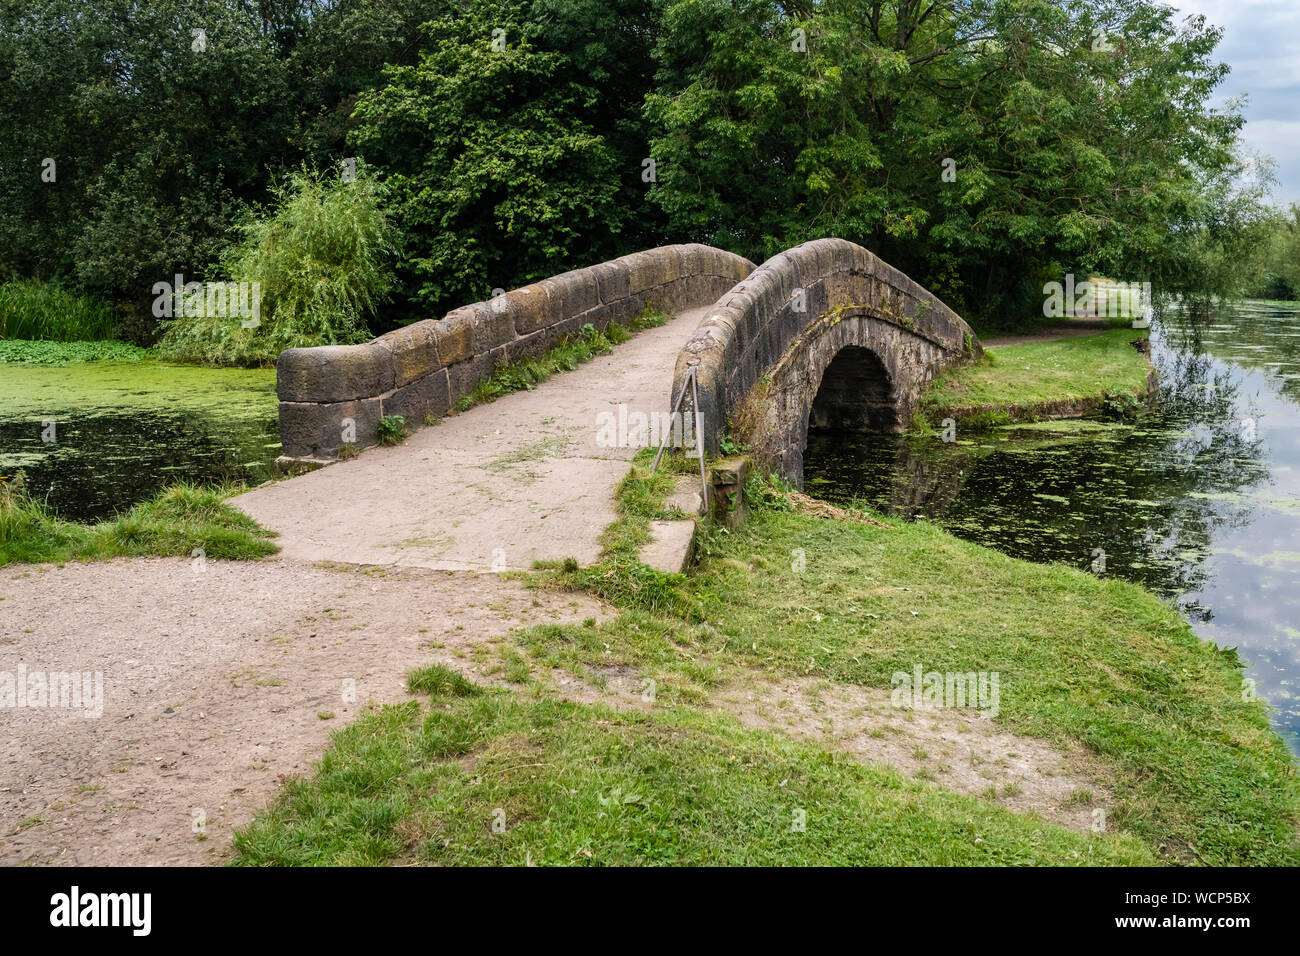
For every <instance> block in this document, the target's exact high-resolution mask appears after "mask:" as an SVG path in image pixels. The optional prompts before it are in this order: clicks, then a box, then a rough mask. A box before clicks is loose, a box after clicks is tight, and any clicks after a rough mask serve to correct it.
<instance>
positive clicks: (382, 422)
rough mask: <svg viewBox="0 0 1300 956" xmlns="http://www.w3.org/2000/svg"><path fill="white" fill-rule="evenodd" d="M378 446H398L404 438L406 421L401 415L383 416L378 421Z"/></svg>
mask: <svg viewBox="0 0 1300 956" xmlns="http://www.w3.org/2000/svg"><path fill="white" fill-rule="evenodd" d="M378 431H379V444H381V445H400V444H401V443H402V440H403V439H404V438H406V435H407V431H406V419H405V418H404V417H402V416H401V415H385V416H384V417H383V418H381V419H379V426H378Z"/></svg>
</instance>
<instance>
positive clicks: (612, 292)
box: [592, 259, 632, 305]
mask: <svg viewBox="0 0 1300 956" xmlns="http://www.w3.org/2000/svg"><path fill="white" fill-rule="evenodd" d="M592 271H593V272H594V273H595V276H596V291H597V293H598V294H599V296H600V301H601V302H603V303H605V304H606V305H609V304H611V303H614V302H617V301H619V300H620V299H626V298H627V297H628V296H629V295H631V294H632V289H631V286H630V277H629V273H628V271H627V264H626V263H625V262H623V261H622V260H621V259H615V260H614V261H613V262H602V263H601V264H600V265H598V266H593V267H592Z"/></svg>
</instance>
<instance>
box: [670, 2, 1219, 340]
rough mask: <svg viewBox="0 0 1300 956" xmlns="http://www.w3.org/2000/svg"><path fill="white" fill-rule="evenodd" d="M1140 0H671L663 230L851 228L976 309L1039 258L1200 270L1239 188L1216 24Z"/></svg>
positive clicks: (1032, 310)
mask: <svg viewBox="0 0 1300 956" xmlns="http://www.w3.org/2000/svg"><path fill="white" fill-rule="evenodd" d="M1175 16H1176V14H1175V12H1174V11H1173V10H1172V9H1171V8H1169V7H1166V6H1164V5H1162V4H1158V3H1154V2H1150V0H1057V2H1047V0H893V2H882V0H824V2H818V3H781V2H778V0H672V2H670V3H669V5H668V7H667V10H666V13H665V18H664V29H663V33H662V35H661V37H660V38H659V41H658V46H657V56H658V58H659V60H660V63H661V69H660V72H659V74H658V85H657V88H656V89H655V90H654V91H653V92H652V93H651V94H650V95H649V96H648V97H647V99H646V116H647V118H648V119H649V120H650V121H651V122H652V123H653V124H654V127H655V136H654V140H653V144H654V145H653V152H654V154H655V155H656V156H659V157H661V166H660V176H659V183H658V185H657V186H656V188H655V189H654V190H653V192H652V198H653V199H654V200H655V201H656V202H658V203H659V204H660V205H661V206H662V207H663V208H664V210H665V212H666V214H667V215H668V218H669V222H670V229H671V232H672V233H673V234H674V235H682V236H692V237H696V238H703V239H706V240H711V241H715V242H717V243H719V244H722V245H725V246H727V247H729V248H732V249H734V250H735V251H738V252H741V253H744V254H746V255H749V256H750V257H751V258H754V257H757V258H763V257H766V256H768V255H771V254H773V253H774V252H776V251H778V250H779V249H781V248H784V247H787V246H790V245H792V244H795V243H797V242H801V241H804V240H807V239H811V238H817V237H820V236H828V235H838V236H842V237H844V238H848V239H852V240H855V241H858V242H862V243H864V244H866V245H868V246H870V247H872V248H874V249H876V250H877V251H879V252H880V254H881V255H882V256H884V257H885V258H886V259H888V260H889V261H891V262H893V263H894V264H896V265H898V266H899V267H900V268H902V269H904V271H906V272H908V273H909V274H911V275H913V276H914V277H915V278H917V279H918V280H919V281H921V282H923V283H925V284H927V285H929V286H930V287H932V288H934V289H935V290H936V291H937V292H939V293H940V294H941V295H943V296H944V297H946V298H948V299H949V300H950V303H951V304H952V305H953V306H954V307H955V308H958V309H959V311H962V312H964V313H966V314H967V315H968V317H971V318H973V319H975V320H977V321H983V322H984V323H986V324H987V323H989V322H998V321H1006V320H1007V319H1008V318H1011V319H1012V320H1015V319H1017V318H1023V319H1031V318H1032V317H1033V316H1034V315H1036V314H1039V313H1038V312H1037V308H1036V303H1037V304H1041V301H1042V298H1041V284H1042V281H1043V276H1044V274H1046V275H1048V276H1052V275H1055V277H1056V278H1058V279H1059V278H1060V275H1059V274H1060V273H1062V272H1065V271H1075V272H1079V273H1083V274H1087V273H1089V272H1092V271H1100V272H1105V273H1108V274H1119V275H1124V276H1126V277H1132V278H1144V279H1145V278H1150V279H1151V280H1153V281H1154V282H1156V283H1157V284H1158V285H1161V286H1162V287H1164V288H1170V289H1191V288H1194V287H1198V286H1203V285H1204V283H1205V274H1204V272H1203V271H1202V272H1198V271H1197V270H1196V268H1195V266H1196V263H1197V258H1196V252H1195V246H1196V242H1197V237H1198V236H1199V234H1200V233H1201V232H1202V231H1203V230H1205V229H1207V228H1209V227H1211V226H1213V224H1215V223H1216V222H1218V221H1220V220H1221V218H1222V216H1223V214H1224V211H1225V204H1230V203H1231V202H1232V201H1234V197H1232V196H1226V195H1221V194H1219V193H1216V192H1214V191H1213V190H1208V189H1207V186H1208V185H1209V184H1211V183H1214V182H1217V181H1219V180H1220V179H1222V178H1224V177H1225V176H1227V177H1229V178H1230V177H1231V174H1232V173H1233V172H1234V171H1239V168H1238V167H1237V165H1236V164H1237V160H1236V156H1235V148H1236V145H1237V144H1236V137H1237V131H1238V130H1239V128H1240V126H1241V123H1242V120H1241V116H1240V114H1239V112H1238V111H1237V110H1235V109H1233V108H1228V109H1226V110H1222V111H1215V110H1213V109H1211V108H1210V107H1209V106H1208V97H1209V95H1210V93H1211V91H1212V90H1213V89H1214V87H1215V86H1216V85H1217V84H1218V83H1219V82H1220V81H1221V80H1222V78H1223V76H1224V74H1225V72H1226V67H1223V66H1222V65H1220V64H1216V63H1214V62H1213V61H1212V59H1211V57H1212V53H1213V50H1214V47H1215V45H1216V44H1217V42H1218V39H1219V31H1217V30H1215V29H1212V28H1209V27H1207V26H1206V25H1205V22H1204V20H1203V18H1190V19H1187V20H1185V21H1183V22H1182V23H1181V24H1178V23H1176V22H1175Z"/></svg>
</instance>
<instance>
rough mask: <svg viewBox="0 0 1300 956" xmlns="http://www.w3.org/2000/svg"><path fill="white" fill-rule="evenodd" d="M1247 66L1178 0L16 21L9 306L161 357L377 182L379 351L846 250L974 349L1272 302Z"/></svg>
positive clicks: (1275, 233)
mask: <svg viewBox="0 0 1300 956" xmlns="http://www.w3.org/2000/svg"><path fill="white" fill-rule="evenodd" d="M1218 40H1219V31H1218V30H1217V29H1215V28H1213V27H1211V26H1209V25H1207V24H1206V23H1205V22H1204V20H1203V19H1202V18H1200V17H1190V18H1185V19H1184V18H1180V16H1179V15H1178V14H1177V13H1176V12H1174V11H1173V10H1172V9H1171V8H1169V7H1167V6H1165V5H1163V4H1160V3H1157V2H1155V0H819V2H808V0H794V2H789V0H652V2H650V3H635V2H633V0H574V2H560V0H258V2H247V0H153V2H151V3H148V4H139V3H136V2H134V0H0V142H3V143H4V144H5V148H4V149H3V150H2V151H0V278H18V279H27V278H39V279H57V280H60V281H62V282H65V283H67V284H69V285H71V286H72V287H74V288H75V289H77V290H78V291H82V292H87V293H91V294H94V295H97V296H100V297H102V298H104V299H105V300H113V301H116V302H119V303H125V304H129V305H130V306H131V309H132V313H133V314H134V315H135V316H137V317H138V322H137V323H136V324H135V325H134V326H131V325H128V327H127V328H126V329H125V332H126V333H128V334H130V335H131V337H134V338H138V339H141V340H147V339H150V338H151V337H152V336H153V335H156V334H157V332H158V331H159V330H158V327H157V323H156V322H155V321H154V320H153V318H152V316H151V314H150V310H149V305H150V302H151V299H152V296H151V289H152V287H153V285H154V284H155V283H156V282H158V281H160V280H170V279H171V277H172V276H173V275H175V274H178V273H179V274H183V275H184V276H185V278H186V280H187V281H188V280H191V279H193V280H199V281H209V280H221V279H229V278H231V277H230V276H229V275H228V274H227V271H226V266H227V265H228V264H229V262H230V245H231V244H232V243H236V244H237V243H241V242H246V241H247V237H246V236H244V235H242V234H241V233H239V232H238V231H236V227H237V225H238V224H239V223H241V222H244V221H245V220H246V217H247V216H248V215H249V210H250V209H265V206H266V204H267V203H268V202H273V201H276V200H278V199H279V200H282V199H283V196H277V195H276V194H275V193H274V192H273V190H272V187H273V184H274V183H276V182H278V181H280V179H281V177H282V176H283V175H284V174H285V173H286V172H287V171H290V170H295V169H298V168H300V167H301V166H302V165H303V164H304V163H305V164H307V165H308V166H309V167H310V168H313V169H317V170H327V171H329V175H331V176H333V175H336V173H337V170H339V169H340V167H341V164H342V163H343V162H344V161H345V160H349V159H350V160H353V161H354V163H358V164H362V165H365V164H368V165H369V166H370V167H371V168H373V169H374V170H375V171H376V173H377V175H378V178H379V180H380V181H381V182H383V183H384V184H385V185H386V186H387V187H388V188H389V192H388V204H389V212H390V214H391V216H392V218H393V221H394V224H395V226H396V227H397V229H398V232H399V239H400V242H399V244H398V248H399V249H400V252H398V253H397V254H396V255H395V256H394V258H393V260H392V264H393V266H394V268H395V269H396V276H397V280H398V284H397V287H396V289H395V290H394V298H393V302H392V304H391V305H390V306H389V307H388V308H387V309H386V310H385V311H384V313H383V314H382V315H375V314H373V313H371V314H369V315H366V316H365V317H364V318H365V320H366V322H367V323H368V328H369V331H371V332H374V331H381V330H382V329H383V328H386V327H389V326H391V325H392V324H394V323H395V322H398V321H405V320H409V319H413V318H418V317H422V316H425V315H428V314H431V313H437V312H439V311H440V310H443V309H446V308H449V307H452V306H455V305H458V304H461V303H463V302H465V301H468V300H473V299H478V298H482V297H483V296H485V295H487V294H488V293H489V292H490V291H491V290H492V289H493V288H509V287H511V286H512V285H517V284H519V283H521V282H525V281H527V280H529V279H533V278H536V277H538V276H542V275H547V274H551V273H554V272H558V271H562V270H564V269H566V268H571V267H574V266H577V265H583V264H588V263H590V262H593V261H598V260H600V259H604V258H608V257H610V256H613V255H617V254H621V253H625V252H628V251H632V250H635V249H639V248H646V247H649V246H653V245H656V244H659V243H662V242H665V241H682V240H697V241H704V242H710V243H714V244H716V245H719V246H723V247H725V248H728V249H731V250H733V251H736V252H739V253H742V254H744V255H747V256H749V257H750V258H753V259H757V260H761V259H762V258H765V257H766V256H768V255H770V254H772V253H773V252H775V251H777V250H779V249H781V248H784V247H787V246H790V245H793V244H796V243H798V242H802V241H804V240H807V239H811V238H817V237H820V236H828V235H837V236H842V237H844V238H847V239H851V240H854V241H857V242H860V243H863V244H865V245H867V246H868V247H870V248H872V249H874V250H875V251H877V252H878V253H879V254H881V255H882V256H883V257H884V258H886V259H887V260H888V261H890V262H893V263H894V264H896V265H898V266H899V267H900V268H902V269H903V270H904V271H906V272H908V273H909V274H911V275H913V276H914V277H915V278H917V279H918V281H920V282H922V283H923V284H926V285H928V286H930V287H932V288H933V289H934V290H935V291H937V292H938V293H939V294H940V295H941V296H943V297H945V298H946V299H948V300H949V301H950V303H951V304H952V305H953V306H954V307H955V308H957V309H958V310H959V311H961V312H963V313H964V314H966V315H967V316H969V317H970V318H971V319H972V320H973V321H974V322H975V323H976V324H977V326H981V325H984V326H986V325H988V324H989V323H991V322H997V323H1004V322H1013V323H1014V322H1022V321H1031V320H1032V319H1033V318H1034V316H1036V315H1037V314H1038V311H1039V310H1038V308H1037V304H1038V303H1041V288H1042V284H1043V282H1045V281H1047V280H1049V279H1056V280H1058V281H1059V279H1060V278H1061V275H1062V274H1063V273H1065V272H1075V273H1080V274H1082V273H1090V272H1101V273H1106V274H1110V275H1113V276H1115V277H1116V278H1122V279H1150V280H1151V281H1152V282H1153V283H1154V284H1155V285H1156V286H1157V287H1158V288H1162V289H1166V290H1172V291H1186V292H1194V293H1209V292H1236V291H1243V289H1244V287H1245V286H1248V285H1251V284H1252V283H1251V282H1249V281H1247V279H1246V277H1245V276H1244V273H1243V269H1242V263H1243V262H1247V261H1251V262H1253V261H1255V259H1254V258H1253V257H1254V256H1255V255H1256V253H1258V252H1259V250H1260V249H1262V248H1263V247H1264V246H1265V245H1269V244H1271V247H1273V248H1276V249H1277V250H1279V251H1278V253H1277V254H1278V255H1280V256H1285V255H1287V254H1289V253H1287V252H1286V249H1285V248H1284V247H1285V242H1284V239H1285V237H1284V236H1283V235H1282V232H1281V231H1280V227H1278V226H1277V222H1278V221H1279V220H1277V219H1276V218H1270V217H1276V215H1277V214H1275V213H1270V212H1269V211H1268V210H1267V207H1266V205H1265V202H1264V200H1265V198H1266V193H1265V191H1264V187H1265V186H1266V184H1267V176H1265V177H1264V178H1263V179H1258V180H1255V181H1254V182H1247V181H1245V180H1244V179H1243V177H1242V173H1243V170H1244V169H1245V164H1246V163H1247V162H1248V161H1249V158H1248V157H1244V156H1243V155H1242V153H1241V151H1240V147H1239V143H1238V131H1239V129H1240V127H1241V124H1242V119H1241V116H1240V111H1239V109H1238V107H1237V106H1236V105H1232V104H1230V105H1229V106H1227V107H1225V108H1222V109H1215V108H1212V107H1211V106H1210V105H1209V104H1210V96H1211V93H1212V91H1214V89H1215V88H1216V86H1217V85H1218V84H1219V83H1220V82H1221V80H1222V79H1223V77H1224V75H1225V72H1226V68H1225V67H1224V66H1222V65H1220V64H1218V63H1216V62H1215V61H1214V58H1213V54H1214V49H1215V46H1216V44H1217V42H1218ZM376 195H378V194H376ZM261 215H262V216H264V217H265V216H269V215H273V214H272V213H269V212H263V213H261ZM267 221H270V220H267ZM1270 223H1272V224H1273V225H1270ZM1279 237H1281V238H1279ZM1286 248H1289V247H1286ZM1260 254H1261V255H1262V253H1260ZM1279 269H1281V267H1280V266H1279ZM1284 272H1285V270H1282V271H1277V272H1275V274H1277V275H1283V274H1284ZM1254 284H1258V283H1254ZM368 304H370V305H373V303H368ZM312 322H315V320H311V321H309V322H307V325H311V324H312ZM315 325H316V331H315V332H314V333H313V334H315V335H316V336H317V337H318V338H321V339H327V338H329V337H330V336H332V335H334V334H336V332H339V334H343V335H344V336H346V334H347V329H346V328H344V327H342V326H338V325H337V324H336V323H334V322H333V321H330V320H323V321H320V322H315ZM340 329H341V331H339V330H340ZM270 344H271V343H270V340H268V346H269V345H270Z"/></svg>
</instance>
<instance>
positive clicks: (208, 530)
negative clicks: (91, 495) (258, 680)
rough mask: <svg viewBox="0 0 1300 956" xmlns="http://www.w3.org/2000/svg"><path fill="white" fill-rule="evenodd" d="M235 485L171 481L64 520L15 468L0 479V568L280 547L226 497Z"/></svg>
mask: <svg viewBox="0 0 1300 956" xmlns="http://www.w3.org/2000/svg"><path fill="white" fill-rule="evenodd" d="M236 490H238V489H236V488H233V487H230V488H203V487H199V486H196V485H191V484H185V483H182V484H177V485H173V486H171V487H169V488H167V489H165V490H163V491H162V492H160V493H159V494H158V496H157V497H155V498H153V499H152V500H150V501H145V502H141V503H140V504H138V505H136V506H135V507H133V508H131V509H130V510H129V511H127V512H126V513H124V514H121V515H118V516H117V517H116V518H113V519H112V520H110V521H103V522H100V523H99V524H95V525H85V524H78V523H76V522H72V521H65V520H63V519H62V518H59V517H58V516H57V515H55V514H54V513H53V512H52V511H51V510H50V509H49V508H48V507H46V506H45V504H44V503H43V502H40V501H37V500H34V499H33V498H31V497H30V496H28V495H27V494H26V492H25V490H24V489H23V487H22V480H21V475H18V476H13V477H8V478H7V479H6V480H5V481H0V567H4V566H6V565H9V564H33V563H38V562H45V561H52V562H62V561H87V560H106V559H108V558H114V557H120V556H126V557H143V556H163V557H168V556H176V557H192V556H193V555H194V551H195V549H202V552H203V555H204V556H205V557H207V558H225V559H230V560H246V559H251V558H260V557H263V556H265V555H268V554H274V553H275V552H276V551H277V550H278V549H277V548H276V546H275V545H274V544H272V543H271V542H270V540H269V538H270V537H271V534H272V533H271V532H269V531H266V530H265V529H263V528H262V527H261V526H260V525H258V524H257V522H256V521H254V520H253V519H252V518H250V517H248V516H247V515H245V514H244V513H243V512H241V511H239V510H238V509H236V508H234V507H232V506H231V505H229V504H227V503H226V500H225V499H226V498H227V497H229V496H230V494H232V493H234V492H235V491H236Z"/></svg>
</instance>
